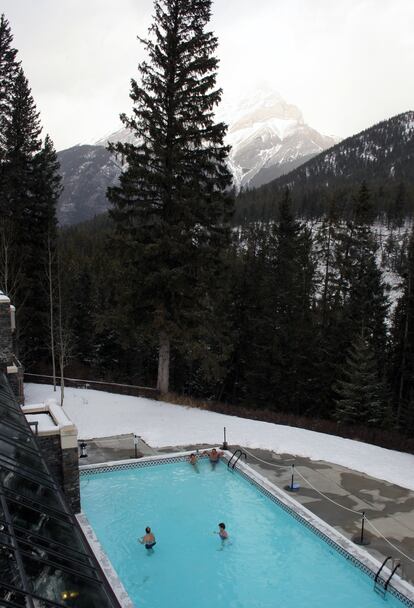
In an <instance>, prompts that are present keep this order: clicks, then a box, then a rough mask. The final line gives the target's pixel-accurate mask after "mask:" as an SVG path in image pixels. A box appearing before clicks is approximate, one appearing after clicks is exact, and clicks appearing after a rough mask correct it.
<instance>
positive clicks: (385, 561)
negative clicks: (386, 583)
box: [374, 555, 392, 583]
mask: <svg viewBox="0 0 414 608" xmlns="http://www.w3.org/2000/svg"><path fill="white" fill-rule="evenodd" d="M389 559H392V556H391V555H389V556H388V557H386V558H385V559H384V561H383V562H382V564H381V566H380V568H379V569H378V572H377V573H376V575H375V578H374V583H377V582H378V578H379V575H380V574H381V570H382V569H383V567H384V566H385V564H386V563H387V561H388V560H389Z"/></svg>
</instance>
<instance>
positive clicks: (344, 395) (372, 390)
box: [334, 334, 387, 426]
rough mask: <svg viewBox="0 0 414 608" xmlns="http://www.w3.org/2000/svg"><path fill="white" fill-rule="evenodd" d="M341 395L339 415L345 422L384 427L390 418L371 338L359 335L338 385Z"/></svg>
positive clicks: (337, 403)
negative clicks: (388, 417)
mask: <svg viewBox="0 0 414 608" xmlns="http://www.w3.org/2000/svg"><path fill="white" fill-rule="evenodd" d="M334 391H335V392H336V394H337V395H338V399H337V401H336V409H335V417H336V419H337V420H338V422H341V423H343V424H349V423H350V424H368V425H373V426H381V425H383V424H384V423H385V421H386V419H385V416H386V412H387V408H386V402H385V398H384V394H385V393H384V391H385V389H384V385H383V384H382V382H381V381H380V380H379V378H378V364H377V361H376V359H375V354H374V352H373V351H372V349H371V347H370V345H369V343H368V341H367V340H366V339H365V338H364V337H363V336H362V335H360V334H359V335H357V336H356V338H355V339H354V340H353V341H352V343H351V346H350V348H349V349H348V356H347V358H346V361H345V363H344V365H343V366H342V369H341V370H340V375H339V379H338V380H337V382H336V384H335V385H334Z"/></svg>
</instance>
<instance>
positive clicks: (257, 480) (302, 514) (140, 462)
mask: <svg viewBox="0 0 414 608" xmlns="http://www.w3.org/2000/svg"><path fill="white" fill-rule="evenodd" d="M194 452H195V450H187V451H183V452H173V453H171V454H160V455H157V456H148V457H144V458H138V459H133V458H130V459H128V460H117V461H110V462H105V463H98V464H88V465H84V466H80V467H79V469H80V474H81V477H87V476H88V475H92V474H95V473H103V472H108V471H111V470H126V469H133V468H144V467H148V466H156V465H161V464H169V463H174V462H180V461H181V462H182V461H185V460H186V459H187V458H188V456H189V455H190V454H191V453H194ZM224 454H225V460H226V462H227V461H228V460H229V459H230V457H231V456H232V454H231V452H224ZM199 456H202V452H200V453H199ZM234 473H236V474H240V475H241V476H242V477H244V478H245V479H247V481H248V482H250V483H252V484H253V485H255V486H256V487H257V489H258V490H259V491H261V492H262V493H263V494H265V495H266V496H267V497H268V498H270V500H272V501H273V502H275V503H276V504H278V505H279V506H280V507H281V508H282V509H284V510H285V511H287V512H289V513H290V515H291V516H293V517H294V518H295V519H297V520H298V522H299V523H301V524H302V525H305V527H307V528H308V529H310V530H311V531H312V532H313V533H314V534H316V535H317V536H319V537H320V538H321V539H322V540H323V541H324V542H326V543H327V544H329V545H330V546H331V547H332V548H333V549H335V550H336V551H337V552H338V553H340V554H341V555H342V556H343V557H345V558H346V559H349V560H351V562H352V563H353V565H354V566H355V567H357V568H358V569H359V570H362V571H363V572H364V573H365V574H366V575H367V576H369V577H370V578H371V579H372V581H373V579H374V577H375V574H376V572H377V571H378V569H379V567H380V566H381V562H379V561H378V560H377V559H375V558H374V557H373V556H371V555H370V554H369V553H368V552H367V551H365V550H364V549H362V548H361V547H359V546H357V545H355V544H354V543H353V542H352V541H351V540H349V539H348V538H346V536H344V535H343V534H342V533H341V532H339V531H338V530H336V529H335V528H333V527H332V526H330V525H329V524H327V523H326V522H325V521H323V520H322V519H321V518H320V517H318V516H317V515H314V514H313V513H312V512H311V511H309V510H308V509H307V508H306V507H305V506H303V505H302V504H300V503H299V502H297V501H296V500H295V499H294V498H293V497H292V496H291V495H289V494H287V493H286V492H283V491H282V490H280V489H279V488H278V487H277V486H276V485H275V484H273V483H272V482H271V481H269V480H268V479H267V478H266V477H264V476H263V475H261V474H260V473H258V472H256V471H255V470H254V469H252V468H251V467H250V466H249V465H247V464H245V463H244V462H241V460H239V461H238V463H237V468H236V469H235V470H234ZM79 517H81V518H82V519H83V520H84V525H85V529H84V526H83V525H82V523H81V522H79V523H80V524H81V527H82V529H84V533H85V536H87V538H88V541H89V539H90V538H91V539H92V542H93V544H91V548H92V550H93V551H94V553H95V555H96V557H97V559H98V561H99V563H100V564H101V567H102V569H103V570H104V572H105V574H107V570H108V573H109V575H110V578H109V577H108V575H107V578H108V580H109V582H110V584H111V586H112V587H113V584H112V581H114V583H115V584H116V585H117V588H119V589H121V591H120V592H119V593H120V595H119V593H118V592H117V590H116V589H115V588H114V592H115V594H116V595H117V597H118V599H120V597H122V598H123V599H124V600H125V599H126V598H127V601H128V602H129V603H125V604H124V603H122V602H121V605H122V608H124V607H125V608H133V607H134V604H133V603H132V602H131V600H130V598H129V597H128V595H127V592H126V591H125V589H124V587H123V585H122V583H121V582H120V580H119V578H118V576H117V574H116V572H115V570H114V568H113V567H112V565H111V563H110V561H109V559H108V557H107V556H106V554H105V552H104V550H103V548H102V546H101V545H100V543H99V541H98V539H97V538H96V536H95V533H94V532H93V529H92V527H91V526H90V525H89V522H88V521H87V518H86V516H85V515H84V514H83V513H82V514H81V515H80V516H78V521H79ZM95 548H96V550H95ZM101 557H102V559H101ZM390 572H391V571H390V570H389V569H388V568H384V570H383V572H382V573H381V574H383V576H382V577H381V580H384V579H385V580H386V579H387V578H388V576H389V574H390ZM388 592H389V593H390V595H392V596H394V597H396V598H397V599H398V600H400V602H402V603H403V604H404V605H405V606H408V607H409V608H414V587H413V586H412V585H411V584H410V583H408V582H406V581H404V580H403V579H401V578H400V577H399V576H397V575H394V577H393V579H392V581H391V583H390V584H389V587H388Z"/></svg>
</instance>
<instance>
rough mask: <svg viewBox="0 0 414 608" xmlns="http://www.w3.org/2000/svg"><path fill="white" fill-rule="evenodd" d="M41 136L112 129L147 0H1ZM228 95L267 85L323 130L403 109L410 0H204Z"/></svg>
mask: <svg viewBox="0 0 414 608" xmlns="http://www.w3.org/2000/svg"><path fill="white" fill-rule="evenodd" d="M0 6H1V8H0V10H1V11H4V13H5V15H6V17H7V19H8V20H9V22H10V25H11V28H12V32H13V35H14V46H15V47H16V48H17V49H18V50H19V57H20V59H21V60H22V63H23V68H24V71H25V73H26V76H27V77H28V79H29V82H30V86H31V88H32V92H33V96H34V99H35V102H36V104H37V107H38V109H39V110H40V112H41V120H42V124H43V127H44V132H45V133H46V132H47V133H49V134H50V136H51V137H52V139H53V140H54V142H55V145H56V148H57V149H58V150H61V149H63V148H67V147H69V146H72V145H75V144H76V143H91V142H93V141H95V140H97V139H100V138H101V137H103V136H105V135H106V134H109V133H110V132H112V131H113V130H115V129H116V128H118V124H119V121H118V116H119V114H120V113H121V112H126V113H127V114H128V113H129V112H130V110H131V101H130V99H129V87H130V84H129V83H130V79H131V78H132V77H134V78H136V77H137V70H136V67H137V64H138V62H139V61H140V60H142V59H143V57H144V55H143V50H142V48H141V46H140V44H139V42H138V41H137V39H136V36H137V35H140V36H145V35H146V33H147V29H148V26H149V24H150V22H151V15H152V12H153V11H152V8H153V3H152V0H2V2H1V5H0ZM211 29H212V30H213V31H214V32H215V33H216V34H217V35H218V37H219V43H220V45H219V49H218V56H219V57H220V60H221V62H220V70H219V82H220V85H221V86H222V87H223V89H224V92H225V94H226V95H227V96H228V97H231V98H234V97H235V96H237V95H239V94H241V92H242V91H243V90H248V91H251V90H252V89H254V87H255V86H257V84H258V83H260V82H267V83H268V84H269V85H270V86H272V87H274V88H275V90H277V91H279V93H280V94H281V95H282V97H284V98H285V99H286V101H288V102H289V103H294V104H296V105H297V106H299V108H300V109H301V110H302V112H303V114H304V118H305V121H306V122H307V123H308V124H309V125H311V126H312V127H314V128H316V129H318V130H319V131H321V132H322V133H325V134H333V135H339V136H341V137H345V136H348V135H352V134H353V133H357V132H358V131H360V130H362V129H364V128H366V127H368V126H370V125H372V124H374V123H376V122H378V121H380V120H382V119H385V118H388V117H390V116H393V115H395V114H398V113H400V112H405V111H406V110H409V109H411V110H414V78H413V74H414V34H413V32H414V0H215V1H214V2H213V18H212V22H211Z"/></svg>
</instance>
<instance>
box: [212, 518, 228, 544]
mask: <svg viewBox="0 0 414 608" xmlns="http://www.w3.org/2000/svg"><path fill="white" fill-rule="evenodd" d="M218 527H219V531H218V532H214V534H218V535H219V536H220V539H221V549H219V551H221V550H222V549H223V548H224V545H225V544H227V543H226V541H227V540H228V539H229V534H228V532H227V530H226V524H224V523H223V522H221V523H220V524H219V525H218ZM229 542H230V541H229ZM230 544H231V543H230Z"/></svg>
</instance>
